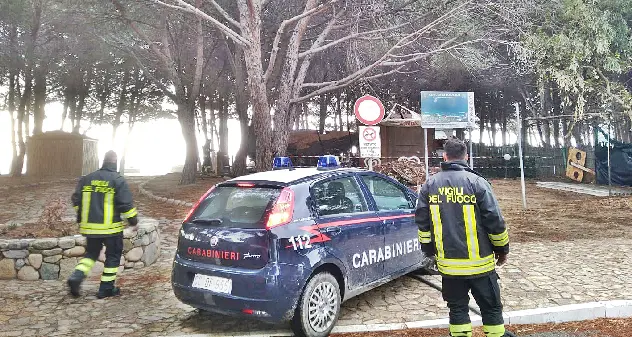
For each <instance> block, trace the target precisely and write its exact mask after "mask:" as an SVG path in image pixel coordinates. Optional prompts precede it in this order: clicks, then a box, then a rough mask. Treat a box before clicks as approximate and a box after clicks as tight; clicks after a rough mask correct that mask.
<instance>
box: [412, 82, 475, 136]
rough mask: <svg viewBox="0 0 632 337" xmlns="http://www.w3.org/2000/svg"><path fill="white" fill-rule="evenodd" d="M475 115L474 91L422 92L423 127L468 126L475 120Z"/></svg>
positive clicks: (457, 127)
mask: <svg viewBox="0 0 632 337" xmlns="http://www.w3.org/2000/svg"><path fill="white" fill-rule="evenodd" d="M473 116H474V93H473V92H446V91H422V92H421V127H423V128H427V129H462V128H468V127H470V126H471V125H472V122H473V121H474V117H473Z"/></svg>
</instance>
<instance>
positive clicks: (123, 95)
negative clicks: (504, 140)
mask: <svg viewBox="0 0 632 337" xmlns="http://www.w3.org/2000/svg"><path fill="white" fill-rule="evenodd" d="M138 76H139V74H138V69H135V73H134V77H135V78H136V79H137V82H138ZM130 77H131V72H130V71H129V70H125V72H124V74H123V80H122V82H121V91H120V93H119V98H118V102H117V103H116V111H115V112H114V120H113V121H112V144H114V141H115V140H116V132H117V131H118V128H119V126H120V125H121V117H122V116H123V112H125V106H126V105H127V91H128V90H127V89H128V84H129V81H130Z"/></svg>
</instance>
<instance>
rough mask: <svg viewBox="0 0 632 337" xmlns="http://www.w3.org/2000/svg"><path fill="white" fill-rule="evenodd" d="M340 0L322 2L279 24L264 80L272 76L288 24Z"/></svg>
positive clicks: (266, 80)
mask: <svg viewBox="0 0 632 337" xmlns="http://www.w3.org/2000/svg"><path fill="white" fill-rule="evenodd" d="M336 2H338V0H334V1H332V2H331V3H329V4H320V5H318V6H316V7H314V8H312V9H310V10H308V11H304V12H303V13H301V14H299V15H297V16H295V17H293V18H290V19H287V20H284V21H283V22H281V25H280V26H279V29H277V32H276V35H275V36H274V42H273V43H272V51H271V52H270V61H269V62H268V67H267V68H266V72H265V75H264V80H265V82H266V83H267V82H268V79H269V78H270V76H271V75H272V71H273V70H274V65H275V63H276V58H277V55H278V53H279V49H280V48H279V43H281V35H283V31H284V30H285V27H287V25H289V24H291V23H293V22H296V21H298V20H301V19H303V18H305V17H308V16H310V15H314V14H316V13H319V12H321V11H323V10H324V9H326V8H327V7H329V6H330V5H333V4H334V3H336Z"/></svg>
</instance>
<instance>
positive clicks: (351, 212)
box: [311, 175, 384, 289]
mask: <svg viewBox="0 0 632 337" xmlns="http://www.w3.org/2000/svg"><path fill="white" fill-rule="evenodd" d="M311 191H312V193H311V194H312V198H313V199H312V200H314V208H315V212H316V213H317V217H316V218H317V220H316V221H317V223H318V226H319V229H320V232H321V233H322V235H323V240H324V243H325V244H326V245H327V248H328V250H329V251H330V252H331V253H332V254H333V255H334V256H335V257H336V258H338V259H339V260H340V261H343V263H344V265H345V267H346V270H347V273H348V275H347V283H348V285H349V288H350V289H353V288H356V287H358V286H362V285H364V284H367V283H370V282H372V281H375V280H377V279H380V278H381V277H383V273H384V257H383V256H382V258H381V259H380V256H379V254H378V251H379V250H380V249H382V248H383V247H384V232H383V226H382V220H381V219H380V218H379V217H378V216H377V214H376V213H375V212H374V211H371V210H369V207H368V203H367V200H366V197H365V195H364V193H363V192H362V189H361V187H360V184H359V182H358V180H357V179H356V177H355V175H347V176H342V177H340V176H338V177H335V178H330V179H326V180H321V181H318V182H316V183H314V184H313V185H312V188H311Z"/></svg>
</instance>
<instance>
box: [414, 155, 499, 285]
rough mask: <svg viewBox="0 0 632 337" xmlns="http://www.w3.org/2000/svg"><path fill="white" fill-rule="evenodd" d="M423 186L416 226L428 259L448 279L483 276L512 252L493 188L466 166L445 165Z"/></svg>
mask: <svg viewBox="0 0 632 337" xmlns="http://www.w3.org/2000/svg"><path fill="white" fill-rule="evenodd" d="M441 168H442V171H441V172H439V173H437V174H435V175H434V176H432V177H430V178H429V179H428V180H427V182H426V183H425V184H424V185H423V186H422V188H421V192H420V193H419V200H418V201H417V210H416V212H415V222H416V223H417V226H418V228H419V241H420V243H421V247H422V250H423V251H424V253H426V255H429V256H432V255H435V257H436V262H437V267H438V269H439V272H440V273H441V274H442V275H443V276H446V277H466V278H471V277H479V276H483V275H485V274H487V273H490V272H492V271H493V270H494V268H495V259H494V252H499V253H505V254H506V253H509V235H508V233H507V227H506V226H505V221H504V219H503V216H502V214H501V212H500V207H499V206H498V201H497V200H496V198H495V197H494V194H493V193H492V188H491V186H490V184H489V183H488V182H487V180H485V179H484V178H483V177H481V176H479V175H478V174H477V173H476V172H474V171H473V170H472V169H470V168H469V166H468V165H467V163H466V162H465V161H453V162H446V163H442V164H441Z"/></svg>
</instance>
